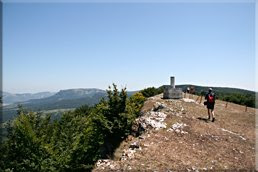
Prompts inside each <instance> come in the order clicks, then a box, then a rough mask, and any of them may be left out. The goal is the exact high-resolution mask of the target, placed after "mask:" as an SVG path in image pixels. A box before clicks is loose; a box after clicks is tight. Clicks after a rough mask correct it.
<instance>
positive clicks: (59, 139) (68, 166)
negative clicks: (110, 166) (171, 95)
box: [0, 85, 145, 172]
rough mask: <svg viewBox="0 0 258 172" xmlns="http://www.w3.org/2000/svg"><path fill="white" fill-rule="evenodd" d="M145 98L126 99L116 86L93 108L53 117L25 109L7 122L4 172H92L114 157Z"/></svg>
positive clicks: (1, 166) (1, 161)
mask: <svg viewBox="0 0 258 172" xmlns="http://www.w3.org/2000/svg"><path fill="white" fill-rule="evenodd" d="M144 100H145V98H144V96H143V95H142V94H141V93H136V94H134V95H132V96H131V97H130V98H128V96H127V93H126V89H122V90H121V91H120V92H119V91H118V89H117V88H116V85H113V88H112V89H111V88H109V89H108V90H107V99H106V100H105V99H102V100H101V101H100V102H99V103H98V104H96V105H94V106H93V107H88V106H82V107H80V108H77V109H76V110H74V111H69V112H66V113H64V114H62V116H61V119H59V120H54V121H52V120H51V115H50V114H49V115H47V116H45V117H43V116H42V115H41V114H40V113H36V112H26V111H24V109H22V108H20V109H19V110H18V111H17V113H18V116H17V118H15V119H14V120H13V121H9V123H6V124H5V126H4V127H5V128H7V131H8V134H7V138H6V139H5V140H4V141H3V142H2V143H1V146H0V151H1V157H0V171H19V172H22V171H24V172H25V171H26V172H27V171H89V170H90V169H91V168H92V167H93V165H94V163H95V162H96V161H97V160H98V159H99V158H106V157H110V156H112V154H113V151H114V149H115V148H116V147H117V146H118V145H119V143H120V142H121V141H122V140H123V139H124V138H125V137H126V136H127V135H128V134H130V131H131V126H132V122H133V121H134V120H135V119H136V118H137V117H138V116H139V114H140V109H141V108H142V106H143V102H144Z"/></svg>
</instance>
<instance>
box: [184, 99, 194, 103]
mask: <svg viewBox="0 0 258 172" xmlns="http://www.w3.org/2000/svg"><path fill="white" fill-rule="evenodd" d="M183 101H184V102H187V103H194V102H195V100H193V99H188V98H183Z"/></svg>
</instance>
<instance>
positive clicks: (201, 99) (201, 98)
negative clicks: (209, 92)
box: [200, 96, 202, 104]
mask: <svg viewBox="0 0 258 172" xmlns="http://www.w3.org/2000/svg"><path fill="white" fill-rule="evenodd" d="M201 103H202V96H201V99H200V104H201Z"/></svg>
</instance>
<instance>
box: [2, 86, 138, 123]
mask: <svg viewBox="0 0 258 172" xmlns="http://www.w3.org/2000/svg"><path fill="white" fill-rule="evenodd" d="M127 93H128V96H130V95H132V94H133V93H135V91H131V92H130V91H129V92H127ZM106 97H107V93H106V91H105V90H101V89H96V88H87V89H84V88H79V89H67V90H60V91H59V92H57V93H50V92H46V93H45V94H42V93H37V94H10V93H5V94H4V99H3V100H4V103H6V104H8V103H9V105H6V106H4V108H3V120H4V121H6V120H8V119H11V118H13V117H14V116H16V111H17V106H18V104H21V105H23V107H24V108H25V109H28V110H31V111H46V110H54V109H73V108H77V107H80V106H82V105H85V104H86V105H89V106H92V105H95V104H97V103H98V102H99V101H100V99H101V98H106ZM6 100H9V101H7V102H6ZM10 103H12V104H10Z"/></svg>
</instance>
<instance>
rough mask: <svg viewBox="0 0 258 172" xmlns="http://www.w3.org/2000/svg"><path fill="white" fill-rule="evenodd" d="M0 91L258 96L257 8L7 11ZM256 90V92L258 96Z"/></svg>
mask: <svg viewBox="0 0 258 172" xmlns="http://www.w3.org/2000/svg"><path fill="white" fill-rule="evenodd" d="M3 9H4V11H3V89H4V91H8V92H13V93H24V92H39V91H58V90H60V89H69V88H101V89H106V88H107V87H108V85H111V84H112V83H116V84H117V85H118V86H119V87H120V88H121V86H126V87H127V89H128V90H139V89H143V88H145V87H149V86H156V87H158V86H161V85H164V84H169V77H170V76H175V77H176V84H197V85H208V86H226V87H236V88H244V89H249V90H254V89H255V4H254V3H120V4H119V3H34V4H33V3H5V4H4V7H3ZM257 90H258V89H257Z"/></svg>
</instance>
